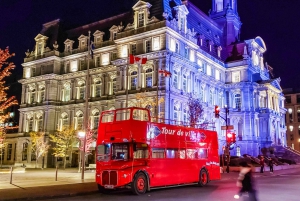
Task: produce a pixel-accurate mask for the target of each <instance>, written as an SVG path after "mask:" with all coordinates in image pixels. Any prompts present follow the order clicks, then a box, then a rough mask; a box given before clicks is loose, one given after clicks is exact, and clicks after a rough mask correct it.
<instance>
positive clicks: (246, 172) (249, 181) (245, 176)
mask: <svg viewBox="0 0 300 201" xmlns="http://www.w3.org/2000/svg"><path fill="white" fill-rule="evenodd" d="M240 165H241V166H242V167H241V170H240V173H239V177H238V180H237V186H238V187H240V190H239V192H238V194H237V195H235V196H234V198H235V199H239V198H240V197H241V196H243V198H244V201H246V200H247V201H257V198H256V190H255V188H254V179H253V176H252V169H251V166H249V165H248V164H247V163H246V162H245V161H244V162H241V163H240Z"/></svg>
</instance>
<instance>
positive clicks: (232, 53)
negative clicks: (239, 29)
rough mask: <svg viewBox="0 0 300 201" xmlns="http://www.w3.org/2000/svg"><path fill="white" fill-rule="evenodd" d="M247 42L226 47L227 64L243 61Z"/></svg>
mask: <svg viewBox="0 0 300 201" xmlns="http://www.w3.org/2000/svg"><path fill="white" fill-rule="evenodd" d="M245 46H246V43H245V42H235V43H233V44H231V45H229V46H227V47H226V52H225V53H226V54H227V58H226V60H225V62H232V61H239V60H242V59H243V54H244V47H245Z"/></svg>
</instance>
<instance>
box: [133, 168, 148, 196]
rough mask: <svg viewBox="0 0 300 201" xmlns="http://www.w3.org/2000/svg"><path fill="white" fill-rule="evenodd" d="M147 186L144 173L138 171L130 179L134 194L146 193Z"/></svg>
mask: <svg viewBox="0 0 300 201" xmlns="http://www.w3.org/2000/svg"><path fill="white" fill-rule="evenodd" d="M147 188H148V183H147V179H146V176H145V174H144V173H142V172H139V173H138V174H137V175H136V177H135V178H134V180H133V181H132V185H131V190H132V192H133V193H134V194H136V195H140V194H144V193H146V191H147Z"/></svg>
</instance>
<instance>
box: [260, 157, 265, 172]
mask: <svg viewBox="0 0 300 201" xmlns="http://www.w3.org/2000/svg"><path fill="white" fill-rule="evenodd" d="M259 164H260V173H264V168H265V161H264V157H263V156H262V157H261V158H260V161H259Z"/></svg>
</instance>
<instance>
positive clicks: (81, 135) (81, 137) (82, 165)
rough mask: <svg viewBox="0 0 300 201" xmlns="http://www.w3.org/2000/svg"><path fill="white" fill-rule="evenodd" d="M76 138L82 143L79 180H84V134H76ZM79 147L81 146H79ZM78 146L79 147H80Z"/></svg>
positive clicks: (81, 132) (82, 132)
mask: <svg viewBox="0 0 300 201" xmlns="http://www.w3.org/2000/svg"><path fill="white" fill-rule="evenodd" d="M78 137H79V139H81V140H80V143H82V142H83V146H82V150H81V179H84V169H85V147H86V134H85V132H84V131H79V132H78ZM80 146H81V144H80ZM80 146H79V147H80Z"/></svg>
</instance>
